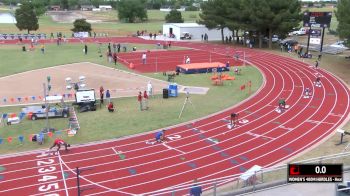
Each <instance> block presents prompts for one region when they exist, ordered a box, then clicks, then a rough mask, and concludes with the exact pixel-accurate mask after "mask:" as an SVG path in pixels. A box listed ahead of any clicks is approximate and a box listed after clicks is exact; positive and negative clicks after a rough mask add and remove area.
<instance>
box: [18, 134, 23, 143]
mask: <svg viewBox="0 0 350 196" xmlns="http://www.w3.org/2000/svg"><path fill="white" fill-rule="evenodd" d="M18 140H19V141H20V142H21V143H23V140H24V136H23V135H20V136H18Z"/></svg>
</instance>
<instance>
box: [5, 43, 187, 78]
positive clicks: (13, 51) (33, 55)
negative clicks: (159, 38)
mask: <svg viewBox="0 0 350 196" xmlns="http://www.w3.org/2000/svg"><path fill="white" fill-rule="evenodd" d="M87 45H88V51H89V52H88V55H84V53H83V48H84V45H83V44H62V45H60V46H57V45H56V44H46V45H45V54H44V55H43V54H42V53H41V52H40V49H36V50H35V51H32V52H30V51H29V52H22V45H0V59H1V63H0V70H1V71H0V77H1V76H6V75H11V74H15V73H20V72H23V71H28V70H33V69H39V68H44V67H50V66H55V65H62V64H68V63H76V62H83V61H89V62H93V63H97V64H102V65H106V66H109V67H112V66H114V64H112V63H108V62H107V60H106V58H105V55H104V57H99V55H100V54H98V47H99V45H98V44H92V43H88V44H87ZM122 45H127V49H128V51H131V49H132V48H133V47H134V46H135V47H136V48H137V49H138V50H143V49H156V46H155V45H147V44H130V43H122ZM26 47H27V48H28V45H27V46H26ZM37 48H40V45H38V46H37ZM179 49H184V48H180V47H171V50H179ZM101 51H102V53H103V54H105V53H106V52H107V44H103V45H102V47H101ZM118 68H122V69H123V68H124V66H122V65H119V66H118Z"/></svg>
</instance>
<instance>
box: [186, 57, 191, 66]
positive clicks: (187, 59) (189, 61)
mask: <svg viewBox="0 0 350 196" xmlns="http://www.w3.org/2000/svg"><path fill="white" fill-rule="evenodd" d="M190 63H191V59H190V57H189V56H186V60H185V64H190Z"/></svg>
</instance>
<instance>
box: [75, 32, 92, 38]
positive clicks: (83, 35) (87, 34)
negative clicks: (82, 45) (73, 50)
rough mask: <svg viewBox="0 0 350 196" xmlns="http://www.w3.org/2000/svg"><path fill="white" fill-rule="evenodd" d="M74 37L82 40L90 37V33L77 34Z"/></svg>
mask: <svg viewBox="0 0 350 196" xmlns="http://www.w3.org/2000/svg"><path fill="white" fill-rule="evenodd" d="M74 37H80V38H83V37H89V33H88V32H76V33H74Z"/></svg>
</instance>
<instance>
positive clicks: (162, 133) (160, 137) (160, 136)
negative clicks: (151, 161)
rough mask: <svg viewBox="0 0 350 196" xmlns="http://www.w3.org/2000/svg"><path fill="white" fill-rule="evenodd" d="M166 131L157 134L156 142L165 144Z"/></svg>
mask: <svg viewBox="0 0 350 196" xmlns="http://www.w3.org/2000/svg"><path fill="white" fill-rule="evenodd" d="M165 131H166V130H165V129H163V130H161V131H159V132H157V133H156V135H155V136H156V142H163V141H164V138H165Z"/></svg>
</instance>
